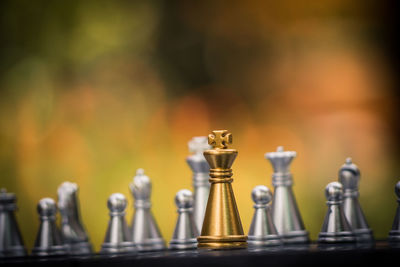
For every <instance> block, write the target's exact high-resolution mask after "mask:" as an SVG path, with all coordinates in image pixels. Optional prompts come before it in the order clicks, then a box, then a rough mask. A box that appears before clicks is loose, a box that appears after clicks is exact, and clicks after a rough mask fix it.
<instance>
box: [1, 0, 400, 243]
mask: <svg viewBox="0 0 400 267" xmlns="http://www.w3.org/2000/svg"><path fill="white" fill-rule="evenodd" d="M397 10H398V7H395V6H394V3H392V2H388V1H361V0H359V1H344V0H343V1H341V0H339V1H331V0H327V1H278V2H277V1H199V2H197V1H196V2H195V1H193V2H192V1H120V0H118V1H117V0H115V1H99V0H96V1H42V0H36V1H28V0H27V1H21V0H14V1H7V0H5V1H1V2H0V89H1V91H0V177H1V178H0V179H1V182H0V187H5V188H7V190H8V191H10V192H14V193H16V194H17V197H18V206H19V211H18V212H17V219H18V222H19V224H20V228H21V231H22V234H23V237H24V240H25V243H26V245H27V247H28V248H29V249H30V248H32V246H33V242H34V239H35V236H36V232H37V229H38V225H39V220H38V216H37V213H36V204H37V202H38V200H39V199H41V198H42V197H52V198H55V199H56V198H57V195H56V191H57V187H58V186H59V185H60V184H61V183H62V182H63V181H67V180H68V181H71V182H76V183H78V185H79V187H80V192H79V198H80V201H81V206H80V209H81V214H82V217H83V222H84V224H85V226H86V229H87V230H88V232H89V235H90V237H91V240H92V242H93V243H94V245H95V248H96V250H98V249H99V247H100V244H101V242H102V241H103V238H104V235H105V231H106V227H107V223H108V210H107V207H106V201H107V198H108V196H109V195H110V194H112V193H114V192H120V193H123V194H125V195H126V196H127V198H128V200H129V207H128V211H127V220H128V223H130V222H131V219H132V214H133V200H132V196H131V195H130V192H129V190H128V185H129V183H130V182H131V181H132V177H133V176H134V174H135V171H136V169H137V168H144V169H145V171H146V173H147V175H148V176H149V177H150V178H151V179H152V182H153V194H152V201H153V214H154V215H155V218H156V220H157V221H158V223H159V226H160V229H161V232H162V234H163V235H164V237H165V239H166V240H167V241H169V240H170V238H171V236H172V232H173V228H174V225H175V220H176V208H175V205H174V202H173V200H174V196H175V193H176V192H177V191H178V190H179V189H182V188H188V189H192V181H191V171H190V169H189V167H188V166H187V164H186V162H185V158H186V156H188V155H189V152H188V148H187V142H188V141H189V140H190V139H191V138H192V137H193V136H201V135H207V134H209V132H210V131H211V130H213V129H228V130H229V131H230V132H231V133H232V134H233V145H232V147H233V148H236V149H238V151H239V155H238V157H237V159H236V161H235V163H234V165H233V171H234V178H235V180H234V183H233V188H234V192H235V195H236V200H237V203H238V208H239V211H240V215H241V219H242V223H243V227H244V231H245V232H247V231H248V228H249V226H250V222H251V218H252V214H253V207H252V201H251V198H250V193H251V190H252V188H253V187H254V186H256V185H259V184H264V185H267V186H268V187H270V188H272V185H271V174H272V168H271V165H270V164H269V162H267V161H266V160H265V159H264V153H265V152H270V151H275V150H276V147H277V146H278V145H282V146H284V147H285V149H287V150H295V151H297V152H298V156H297V158H296V159H295V160H294V161H293V163H292V166H291V170H292V172H293V175H294V192H295V195H296V198H297V202H298V205H299V208H300V211H301V214H302V217H303V220H304V223H305V226H306V228H307V229H308V230H309V231H310V233H311V237H312V239H314V240H315V239H316V238H317V235H318V233H319V231H320V229H321V226H322V222H323V219H324V216H325V212H326V204H325V197H324V188H325V186H326V184H328V183H329V182H331V181H335V180H337V173H338V169H339V168H340V166H341V165H342V164H343V163H344V162H345V158H346V157H352V158H353V161H354V163H356V164H357V165H358V166H359V167H360V169H361V181H360V189H361V195H360V202H361V204H362V207H363V209H364V213H365V215H366V217H367V219H368V222H369V224H370V227H371V228H372V229H373V230H374V233H375V237H376V238H377V239H385V238H386V237H387V234H388V231H389V230H390V228H391V225H392V222H393V216H394V213H395V209H396V207H397V201H396V197H395V195H394V185H395V183H396V182H397V181H398V179H399V177H400V167H399V164H398V161H399V159H400V153H399V148H400V142H399V139H398V134H399V133H400V124H399V120H398V116H399V111H400V110H399V109H400V108H399V92H398V91H397V90H396V89H397V88H398V86H399V79H398V78H399V76H398V74H399V47H400V45H399V42H398V41H397V38H396V36H398V28H396V26H395V25H396V22H397V19H396V17H397V16H398V14H397Z"/></svg>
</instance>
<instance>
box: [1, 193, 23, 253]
mask: <svg viewBox="0 0 400 267" xmlns="http://www.w3.org/2000/svg"><path fill="white" fill-rule="evenodd" d="M16 202H17V198H16V196H15V194H13V193H7V190H6V189H5V188H2V189H0V258H1V257H21V256H26V255H27V253H26V249H25V246H24V241H23V240H22V236H21V232H20V230H19V227H18V223H17V220H16V219H15V214H14V212H15V211H16V210H17V204H16Z"/></svg>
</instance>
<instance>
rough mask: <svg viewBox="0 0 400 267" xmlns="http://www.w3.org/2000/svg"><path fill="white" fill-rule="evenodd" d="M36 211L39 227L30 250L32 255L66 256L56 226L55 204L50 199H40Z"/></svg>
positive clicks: (64, 247) (65, 250) (65, 249)
mask: <svg viewBox="0 0 400 267" xmlns="http://www.w3.org/2000/svg"><path fill="white" fill-rule="evenodd" d="M37 211H38V213H39V216H40V226H39V231H38V233H37V236H36V241H35V245H34V247H33V249H32V255H33V256H54V255H65V254H67V248H66V246H65V245H64V243H63V240H62V236H61V233H60V230H59V229H58V228H57V225H56V214H57V206H56V202H55V201H54V200H53V199H52V198H42V199H41V200H40V201H39V204H38V206H37Z"/></svg>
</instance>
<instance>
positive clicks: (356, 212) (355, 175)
mask: <svg viewBox="0 0 400 267" xmlns="http://www.w3.org/2000/svg"><path fill="white" fill-rule="evenodd" d="M359 181H360V170H359V169H358V167H357V165H355V164H353V162H352V160H351V158H347V159H346V163H345V164H343V165H342V167H341V168H340V170H339V182H340V183H341V184H342V185H343V191H344V193H343V212H344V214H345V216H346V219H347V221H348V222H349V224H350V226H351V228H352V229H353V232H354V234H355V235H356V237H357V241H358V242H373V240H374V238H373V235H372V230H371V229H370V228H369V226H368V223H367V220H366V219H365V216H364V213H363V212H362V209H361V205H360V203H359V202H358V196H359V191H358V183H359Z"/></svg>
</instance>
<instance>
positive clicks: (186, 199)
mask: <svg viewBox="0 0 400 267" xmlns="http://www.w3.org/2000/svg"><path fill="white" fill-rule="evenodd" d="M175 204H176V206H177V207H178V220H177V222H176V226H175V230H174V234H173V236H172V239H171V241H170V242H169V248H170V249H195V248H197V236H198V235H199V232H198V231H197V227H196V225H195V222H194V220H193V194H192V192H191V191H190V190H187V189H182V190H180V191H179V192H178V193H177V194H176V196H175Z"/></svg>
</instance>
